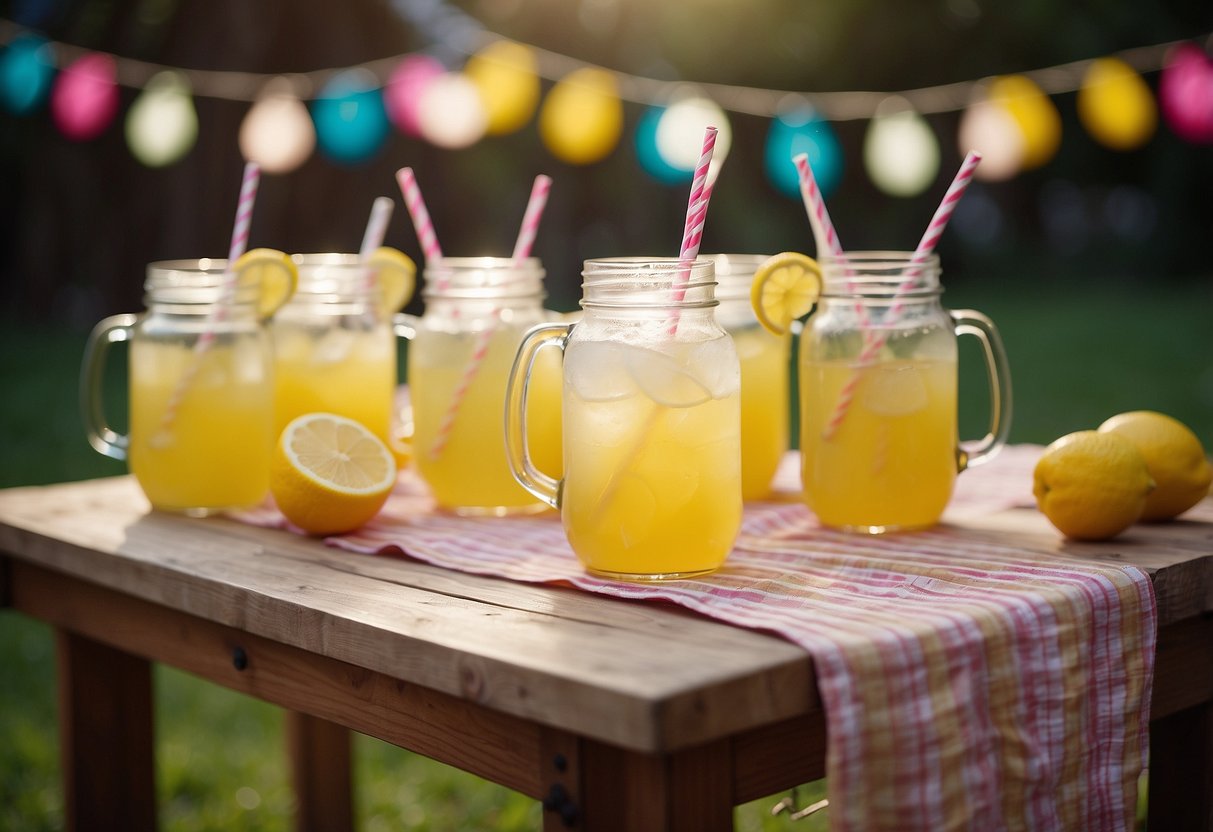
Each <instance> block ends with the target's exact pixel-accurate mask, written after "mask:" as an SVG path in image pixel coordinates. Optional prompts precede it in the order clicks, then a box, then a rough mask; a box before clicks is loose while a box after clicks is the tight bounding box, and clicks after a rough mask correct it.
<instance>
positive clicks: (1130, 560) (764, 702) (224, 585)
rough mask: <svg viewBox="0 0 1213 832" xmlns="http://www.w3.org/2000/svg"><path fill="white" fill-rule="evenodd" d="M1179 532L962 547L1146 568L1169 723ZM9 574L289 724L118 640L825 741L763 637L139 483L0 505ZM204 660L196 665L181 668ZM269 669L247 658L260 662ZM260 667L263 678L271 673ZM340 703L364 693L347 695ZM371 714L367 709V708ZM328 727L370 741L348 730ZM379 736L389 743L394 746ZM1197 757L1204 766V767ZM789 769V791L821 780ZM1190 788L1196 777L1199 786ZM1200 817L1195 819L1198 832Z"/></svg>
mask: <svg viewBox="0 0 1213 832" xmlns="http://www.w3.org/2000/svg"><path fill="white" fill-rule="evenodd" d="M1187 518H1188V519H1184V520H1180V521H1177V522H1173V523H1167V524H1158V525H1150V526H1135V527H1133V529H1131V530H1130V531H1129V532H1128V533H1126V534H1124V535H1122V536H1121V537H1120V538H1118V539H1116V540H1114V541H1110V542H1104V543H1099V544H1079V543H1073V542H1067V541H1064V540H1062V539H1061V537H1060V536H1059V535H1058V534H1057V532H1056V531H1055V530H1054V529H1053V528H1052V527H1051V526H1049V525H1048V523H1047V521H1045V520H1044V518H1043V517H1042V516H1040V515H1039V513H1037V512H1035V511H1030V510H1013V511H1008V512H1004V513H1001V514H998V515H993V516H991V517H989V518H987V519H985V520H982V521H978V522H973V523H971V524H969V525H966V526H965V527H964V528H963V529H962V530H961V533H962V534H964V535H972V537H973V539H974V540H991V539H994V540H997V541H998V542H999V543H1000V544H1002V545H1004V546H1005V545H1017V546H1021V547H1022V548H1023V549H1024V551H1025V554H1030V553H1042V552H1044V553H1063V554H1068V555H1072V556H1073V557H1075V558H1096V559H1099V560H1105V561H1114V562H1118V563H1125V564H1134V565H1137V566H1139V567H1141V568H1143V569H1145V570H1146V571H1147V572H1148V573H1149V574H1150V575H1151V576H1152V578H1153V580H1154V585H1155V589H1156V594H1157V597H1158V609H1159V623H1160V626H1161V627H1162V628H1163V631H1164V633H1165V632H1168V631H1169V628H1171V629H1175V628H1177V629H1175V632H1177V633H1179V636H1178V638H1179V641H1178V642H1176V643H1174V644H1173V643H1172V642H1171V641H1167V640H1166V639H1160V661H1159V666H1158V680H1157V682H1156V685H1155V697H1154V698H1155V702H1154V713H1155V715H1156V717H1160V716H1166V715H1171V714H1175V713H1177V712H1179V711H1182V710H1184V709H1187V708H1192V707H1195V706H1200V707H1203V708H1204V710H1205V711H1208V705H1207V703H1208V702H1209V701H1210V700H1213V658H1210V655H1209V654H1210V650H1211V649H1213V648H1210V645H1209V644H1208V641H1209V635H1210V633H1213V630H1211V629H1210V627H1209V626H1208V624H1209V614H1210V613H1213V500H1207V501H1205V503H1203V504H1202V505H1201V506H1199V507H1198V508H1197V509H1195V510H1194V511H1193V512H1191V513H1190V514H1189V515H1188V516H1187ZM0 565H3V567H4V568H3V569H0V599H2V600H3V601H4V602H6V603H7V604H8V605H11V606H13V607H14V608H16V609H18V610H20V611H23V612H26V613H27V614H30V615H33V616H35V617H38V618H42V619H43V620H48V621H50V622H51V623H53V624H55V625H56V626H57V627H60V628H62V629H65V630H68V631H72V630H76V629H78V630H80V631H81V632H84V633H86V634H87V635H88V636H89V637H90V638H92V639H96V640H98V641H100V642H103V643H113V644H114V645H116V646H120V647H123V648H124V649H130V650H132V651H133V652H140V651H141V653H142V655H144V656H145V657H146V658H149V659H151V660H153V661H168V662H170V663H173V664H177V665H178V666H182V667H184V668H185V669H187V670H192V671H194V672H198V673H200V674H201V675H204V676H207V677H208V678H213V679H216V680H217V681H219V682H220V683H224V684H231V685H232V686H234V687H238V688H241V689H245V690H248V691H249V692H251V693H254V694H259V693H263V694H264V697H265V698H267V699H269V700H270V701H278V702H279V703H280V704H285V705H286V706H287V707H298V706H299V704H300V701H302V702H303V704H307V702H308V699H307V697H305V698H304V699H303V700H298V699H297V698H292V695H288V694H282V693H281V691H278V692H277V693H274V691H271V688H274V685H275V684H276V683H274V682H272V681H271V680H270V679H269V678H268V677H263V678H262V679H261V681H259V682H258V681H256V679H257V677H256V676H255V675H253V676H250V675H249V674H248V673H245V674H244V676H243V680H244V681H241V680H238V679H237V678H236V677H234V676H233V678H232V679H231V680H229V679H228V678H227V677H226V676H225V674H228V675H231V674H233V673H237V672H239V671H243V670H244V668H236V670H232V669H231V668H224V669H220V668H219V667H218V665H219V664H222V663H223V662H228V661H231V659H230V656H229V655H227V654H225V655H224V657H223V658H222V659H221V660H215V659H213V658H207V657H205V656H203V655H201V654H202V653H204V652H205V647H206V644H205V643H203V642H199V643H197V644H191V643H189V637H188V636H185V637H176V638H169V636H168V634H165V635H164V638H163V639H161V640H159V641H157V640H150V641H149V640H148V639H146V638H142V637H137V636H135V635H132V634H131V633H125V632H121V630H122V628H124V627H125V628H128V629H132V628H135V627H141V628H143V629H149V628H151V629H162V630H163V629H166V628H172V627H178V628H184V627H185V626H186V625H185V624H180V623H174V622H177V619H175V618H171V617H170V618H157V617H156V614H153V613H152V612H151V611H150V610H152V609H155V610H163V611H168V612H171V613H173V614H183V615H185V616H188V617H189V620H198V621H201V622H211V623H213V624H214V625H218V626H219V627H220V628H224V629H223V630H222V631H221V632H222V633H228V634H229V635H226V636H222V637H221V639H220V640H222V639H224V638H226V639H227V643H226V647H227V648H228V649H229V652H230V648H231V644H230V642H231V638H232V637H231V636H230V633H239V634H245V635H247V636H248V637H249V638H255V639H257V640H258V641H257V642H256V643H258V644H266V645H271V644H273V645H282V646H283V647H284V649H293V650H298V651H304V652H305V653H306V654H307V655H309V656H316V657H323V658H324V659H326V660H333V661H335V662H340V663H344V665H348V666H350V667H351V668H352V669H359V670H362V671H369V672H371V673H372V674H374V676H375V678H385V679H390V680H397V681H398V682H400V683H406V684H410V685H417V686H421V687H422V688H424V689H426V690H429V691H436V692H438V694H439V695H444V696H446V697H450V698H452V699H454V700H459V701H462V702H467V703H474V704H475V705H477V706H480V708H482V709H483V710H484V711H487V712H491V713H495V714H500V715H502V716H503V718H505V719H508V720H517V723H518V724H526V725H532V726H539V728H540V730H546V729H552V730H554V731H556V732H560V733H562V734H567V735H572V736H577V737H584V738H588V739H590V740H593V741H595V742H600V743H604V744H607V745H610V746H612V747H617V748H621V749H625V750H628V751H629V752H634V753H638V754H670V753H675V752H679V751H680V750H682V749H689V748H693V747H700V746H703V745H704V744H705V743H711V742H714V741H720V740H722V739H726V738H730V737H732V738H737V737H746V736H749V737H750V738H751V740H752V742H753V743H756V744H760V743H762V742H765V741H766V739H764V735H763V734H762V731H763V730H766V729H773V730H776V731H781V732H784V733H786V731H788V730H796V726H797V725H800V726H803V725H805V724H809V723H807V722H805V720H809V722H811V723H812V724H814V725H820V710H819V708H820V706H819V702H818V700H817V697H816V693H815V688H814V680H813V673H812V662H811V660H810V658H809V657H808V656H807V655H806V654H805V652H804V651H802V650H801V649H800V648H798V647H796V646H794V645H792V644H790V643H788V642H785V641H783V640H781V639H780V638H777V637H775V636H772V635H767V634H764V633H761V632H757V631H749V630H744V629H739V628H736V627H733V626H728V625H724V624H720V623H717V622H713V621H710V620H707V619H704V618H701V617H698V616H696V615H692V614H689V613H686V612H684V611H682V610H680V609H677V608H674V607H672V606H665V605H660V604H642V603H632V602H624V601H619V600H616V599H609V598H604V597H599V596H595V595H591V594H588V593H583V592H580V591H577V590H573V589H569V588H563V587H553V586H539V585H527V584H520V583H511V582H507V581H503V580H498V579H493V578H484V577H477V576H473V575H467V574H460V573H454V572H450V571H446V570H443V569H439V568H435V567H432V566H428V565H425V564H421V563H417V562H414V561H411V560H408V559H406V558H391V557H374V556H366V555H357V554H351V553H349V552H345V551H341V550H337V549H333V548H329V547H326V546H324V545H323V544H322V543H321V542H319V541H316V540H310V539H306V538H302V537H298V536H295V535H291V534H288V533H285V532H282V531H277V530H272V529H263V528H257V527H253V526H249V525H245V524H241V523H238V522H234V521H231V520H226V519H222V518H209V519H205V520H195V519H189V518H184V517H179V516H172V515H166V514H161V513H158V512H153V511H150V510H149V508H148V505H147V503H146V501H145V500H144V498H143V497H142V495H141V493H140V492H139V489H138V487H137V486H136V484H135V482H134V481H133V479H131V478H129V477H118V478H111V479H105V480H96V481H90V482H81V483H70V484H63V485H55V486H45V487H30V488H19V489H9V490H7V491H3V492H0ZM90 592H104V593H106V594H105V598H110V597H113V598H122V599H129V600H133V601H136V602H140V603H145V604H147V605H151V606H149V607H148V610H149V611H148V612H147V613H146V614H145V615H144V614H141V615H142V617H140V616H135V617H134V618H133V619H131V621H130V622H125V620H118V621H114V622H112V623H111V624H110V625H108V626H112V628H113V632H112V634H111V635H107V629H106V628H107V624H106V623H105V622H97V621H90V622H86V621H82V620H79V618H80V617H81V616H82V615H83V612H82V610H83V607H79V608H77V607H73V606H72V604H71V603H70V602H69V601H68V600H65V599H70V598H72V597H75V596H79V597H80V598H84V597H85V596H86V595H88V593H90ZM73 593H74V595H73ZM80 603H81V604H83V603H84V602H83V601H81V602H80ZM115 603H116V602H115ZM73 610H76V611H75V612H73ZM165 614H167V613H165ZM73 616H76V617H75V618H74V617H73ZM157 622H160V623H157ZM1172 625H1174V628H1173V627H1172ZM217 632H219V631H217ZM217 637H219V636H217ZM132 644H135V645H136V646H139V647H140V649H139V650H135V649H134V648H133V647H132V646H131V645H132ZM194 648H197V650H198V652H199V655H198V656H192V655H190V651H191V650H192V649H194ZM241 649H242V650H243V649H244V648H241ZM1180 649H1182V650H1183V651H1184V653H1183V656H1184V658H1183V661H1182V662H1181V665H1187V666H1186V668H1184V667H1182V666H1180V667H1175V666H1173V664H1172V663H1169V662H1166V661H1163V655H1162V653H1163V652H1164V651H1165V650H1180ZM259 658H260V656H259V654H257V653H253V654H252V663H253V665H256V663H257V661H258V659H259ZM246 661H247V659H246ZM262 661H263V663H262V665H261V667H262V668H263V669H264V667H265V663H266V662H268V661H269V659H268V658H265V659H263V660H262ZM1193 662H1195V663H1196V664H1195V665H1194V664H1193ZM236 663H237V664H239V661H237V662H236ZM250 669H251V670H256V669H257V668H256V667H255V666H254V667H251V668H250ZM279 669H280V670H282V668H279ZM282 672H283V673H285V674H286V675H287V677H288V679H287V682H285V683H282V684H288V683H289V684H293V685H294V686H296V687H301V688H303V689H308V688H309V687H310V688H311V690H310V694H309V695H310V696H311V698H312V699H323V684H321V682H319V681H318V680H317V679H316V678H311V677H308V676H306V675H303V676H300V675H298V673H296V676H295V677H294V678H290V672H289V671H287V670H282ZM1169 674H1173V676H1172V675H1169ZM249 679H253V680H254V681H248V680H249ZM346 681H347V682H349V680H346ZM349 684H352V685H353V686H354V687H355V688H356V687H358V685H359V683H358V681H357V680H356V679H355V680H354V681H353V682H351V683H349ZM349 684H347V687H348V686H349ZM259 686H261V687H262V688H264V691H259V689H258V688H259ZM274 690H275V691H277V690H278V689H277V688H274ZM365 695H366V697H367V700H368V703H371V704H374V697H375V694H374V693H373V692H369V691H368V692H366V693H365ZM335 696H336V694H334V697H335ZM1202 703H1203V704H1202ZM312 710H313V711H314V712H316V713H317V715H319V716H322V717H324V718H337V717H342V715H343V714H344V713H345V712H344V711H343V710H342V709H340V708H338V707H337V706H336V705H333V706H332V707H330V708H329V709H328V710H325V705H324V703H323V702H320V704H319V705H318V706H317V708H313V709H312ZM380 716H382V714H380ZM383 718H385V719H386V717H383ZM339 721H342V722H343V724H346V725H349V726H350V727H353V728H356V729H358V730H366V729H367V727H368V726H367V724H365V723H367V722H368V720H363V721H362V722H359V721H358V718H356V717H351V718H349V719H340V720H339ZM511 724H514V723H511ZM369 732H370V733H377V732H375V731H369ZM378 733H379V735H381V736H385V737H386V738H388V739H389V740H391V739H395V738H394V737H393V734H392V732H391V730H390V729H385V730H384V731H382V732H378ZM771 736H773V734H772V735H771ZM766 738H767V739H769V736H768V737H766ZM503 744H504V745H507V746H508V745H509V740H508V739H506V740H503ZM420 750H422V751H423V752H426V753H428V749H425V748H422V749H420ZM751 750H752V754H751V756H753V757H758V758H762V757H763V755H764V754H768V755H769V756H770V757H771V758H770V759H767V760H765V761H764V762H761V763H760V764H756V766H755V771H756V772H758V773H754V774H753V776H752V777H753V782H752V783H750V784H748V785H746V786H744V787H739V786H737V785H736V783H735V784H734V788H733V790H732V796H733V797H734V798H737V797H741V798H752V797H755V796H761V795H762V794H767V793H770V791H773V790H774V789H775V788H782V787H783V786H782V785H780V786H776V783H777V780H778V778H777V776H776V774H774V773H766V774H764V773H761V771H759V770H762V771H766V770H767V769H770V770H771V772H774V770H775V769H777V768H780V767H784V768H786V766H785V763H786V762H787V761H786V760H784V759H782V758H781V757H780V753H781V752H779V751H778V749H770V750H768V751H766V752H764V751H762V750H761V749H759V748H757V746H755V748H754V749H751ZM1206 753H1207V755H1208V756H1209V757H1213V748H1206ZM436 756H440V757H441V756H442V755H436ZM455 761H456V762H458V760H457V759H456V760H455ZM514 765H515V762H514V761H512V760H511V759H510V758H509V756H508V754H506V755H505V756H504V757H503V758H502V759H500V760H498V761H497V762H496V763H493V764H491V765H489V766H488V767H487V769H486V768H485V766H484V765H481V766H480V769H479V771H478V773H481V774H482V775H484V776H490V777H493V779H497V780H498V782H504V783H505V784H506V785H510V786H512V787H515V788H520V789H521V790H523V791H524V792H527V793H532V794H536V795H541V794H542V793H543V792H544V790H545V788H546V784H545V783H543V782H530V781H529V780H526V779H525V778H523V776H522V775H520V774H518V773H517V772H513V773H511V772H510V771H509V769H510V768H511V767H513V766H514ZM1206 765H1207V766H1208V769H1207V770H1213V765H1210V764H1208V761H1207V760H1206ZM791 768H792V772H791V774H792V775H793V776H803V775H808V774H818V773H819V771H820V769H819V768H812V767H810V768H798V767H796V766H792V767H791ZM498 769H500V771H498ZM497 775H500V776H497ZM1202 776H1204V777H1205V778H1206V780H1207V779H1208V774H1207V771H1206V773H1205V774H1204V775H1202ZM792 782H799V781H796V780H793V781H792ZM768 787H771V788H768ZM764 788H768V790H767V791H765V792H764V791H762V789H764ZM1207 804H1208V800H1207V799H1206V801H1205V804H1203V806H1204V808H1201V809H1198V811H1203V812H1205V813H1206V814H1207V813H1208V811H1209V810H1208V808H1207ZM1211 823H1213V822H1211Z"/></svg>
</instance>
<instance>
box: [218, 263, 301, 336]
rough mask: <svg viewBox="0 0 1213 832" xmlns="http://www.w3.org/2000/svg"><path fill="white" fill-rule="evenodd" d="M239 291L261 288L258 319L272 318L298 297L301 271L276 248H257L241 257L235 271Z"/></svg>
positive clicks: (258, 298)
mask: <svg viewBox="0 0 1213 832" xmlns="http://www.w3.org/2000/svg"><path fill="white" fill-rule="evenodd" d="M233 269H234V271H235V272H236V280H237V282H238V284H239V286H240V288H242V289H243V288H246V287H249V286H258V287H260V291H259V292H258V295H257V315H258V316H259V317H260V318H262V319H263V320H264V319H265V318H268V317H270V316H271V315H273V314H274V313H275V312H277V311H278V308H279V307H281V306H282V304H284V303H286V302H287V301H288V300H290V299H291V295H293V294H295V286H296V284H298V282H299V271H298V269H296V268H295V263H294V261H293V260H291V258H290V257H289V256H287V254H285V253H284V252H281V251H278V249H275V248H255V249H252V250H251V251H246V252H245V253H244V254H242V255H240V258H239V259H238V260H237V261H236V264H235V266H234V267H233Z"/></svg>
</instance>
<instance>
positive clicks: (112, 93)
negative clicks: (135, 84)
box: [51, 52, 118, 142]
mask: <svg viewBox="0 0 1213 832" xmlns="http://www.w3.org/2000/svg"><path fill="white" fill-rule="evenodd" d="M116 72H117V70H116V67H115V64H114V59H113V57H112V56H110V55H106V54H104V53H100V52H92V53H89V54H87V55H85V56H83V57H81V58H79V59H77V60H76V61H75V62H74V63H72V64H70V65H69V66H68V67H67V68H66V69H64V70H63V72H61V73H60V74H59V77H58V78H57V79H55V85H54V88H53V89H52V90H51V116H52V117H53V118H54V120H55V125H56V126H57V127H58V128H59V132H61V133H63V135H65V136H67V137H68V138H69V139H71V140H72V141H77V142H86V141H89V140H90V139H95V138H97V137H98V136H100V135H101V134H102V133H103V132H105V128H107V127H109V125H110V122H112V121H113V120H114V116H115V115H117V114H118V82H117V80H116Z"/></svg>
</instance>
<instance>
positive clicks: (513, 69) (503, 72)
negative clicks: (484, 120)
mask: <svg viewBox="0 0 1213 832" xmlns="http://www.w3.org/2000/svg"><path fill="white" fill-rule="evenodd" d="M463 74H464V75H466V76H467V77H468V78H469V79H470V80H471V82H472V83H473V84H475V85H476V89H477V90H479V92H480V97H481V99H482V100H483V104H484V108H485V111H486V115H487V116H488V126H487V132H488V133H489V134H490V135H494V136H501V135H505V134H506V133H513V132H515V131H517V130H521V129H522V128H523V127H524V126H525V125H526V123H527V122H528V121H530V120H531V117H532V116H534V115H535V108H536V107H537V106H538V105H539V76H537V75H536V74H535V54H534V53H533V52H532V51H531V50H530V49H529V48H528V47H526V46H523V45H522V44H520V43H515V42H514V41H509V40H499V41H495V42H494V43H491V44H489V45H488V46H486V47H485V48H484V49H481V50H480V51H479V52H477V53H476V54H475V55H473V56H472V57H471V58H470V59H469V60H468V62H467V65H466V66H465V67H464V68H463Z"/></svg>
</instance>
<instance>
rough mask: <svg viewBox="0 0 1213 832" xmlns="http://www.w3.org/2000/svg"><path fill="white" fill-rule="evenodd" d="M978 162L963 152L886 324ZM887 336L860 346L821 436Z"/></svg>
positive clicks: (838, 419) (828, 433) (842, 413)
mask: <svg viewBox="0 0 1213 832" xmlns="http://www.w3.org/2000/svg"><path fill="white" fill-rule="evenodd" d="M980 162H981V154H980V153H978V152H977V151H976V150H970V151H969V152H968V154H966V155H965V158H964V161H963V162H962V163H961V165H960V170H958V171H957V172H956V176H955V177H954V178H953V179H952V184H951V185H949V186H948V190H947V193H945V194H944V196H943V200H942V201H940V203H939V207H938V208H936V209H935V215H934V216H933V217H931V222H930V223H929V224H928V225H927V230H926V232H925V233H924V234H923V235H922V239H921V240H919V241H918V247H917V248H916V249H914V254H913V255H912V256H911V257H910V267H909V268H908V269H906V271H905V275H904V276H903V278H902V281H901V283H900V284H898V286H897V289H896V291H895V292H894V294H893V304H892V305H891V306H890V307H889V311H888V313H887V315H886V320H885V323H886V324H892V323H894V322H896V320H897V319H898V318H899V317H901V312H902V309H903V308H904V305H905V304H904V300H905V294H906V292H908V291H909V290H910V289H912V288H913V287H914V283H915V281H916V280H917V279H918V275H919V274H921V273H922V266H923V264H924V263H925V262H926V261H927V258H928V257H930V256H931V254H932V252H934V251H935V246H936V245H937V244H938V243H939V238H940V237H941V236H943V232H944V229H945V228H947V226H948V220H950V219H952V213H953V212H954V211H955V210H956V205H957V203H959V202H960V198H961V197H962V196H964V192H965V190H966V189H967V188H968V187H969V183H970V182H971V181H972V180H973V172H974V171H975V170H977V165H978V164H979V163H980ZM887 340H888V336H887V335H884V336H878V337H875V338H871V339H868V341H867V342H866V343H865V345H864V348H863V350H862V351H861V352H860V354H859V360H858V361H857V362H856V366H855V371H854V372H853V373H852V374H851V377H850V378H849V379H847V383H846V384H845V385H843V388H842V392H841V393H840V394H839V396H838V404H836V405H835V406H834V412H833V413H832V414H831V415H830V421H829V422H827V423H826V427H825V432H824V436H825V438H826V439H827V440H828V439H830V438H831V437H833V436H834V434H835V433H836V432H837V430H838V426H839V425H841V424H842V420H843V419H844V418H845V417H846V415H847V410H848V409H849V408H850V406H851V401H852V400H853V399H854V398H855V389H856V387H858V385H859V370H860V369H861V368H863V367H866V366H867V365H869V364H871V363H872V361H873V360H874V359H875V358H876V355H877V353H879V352H880V350H881V348H882V347H883V346H884V344H885V341H887Z"/></svg>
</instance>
